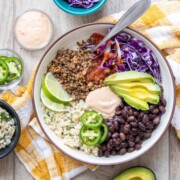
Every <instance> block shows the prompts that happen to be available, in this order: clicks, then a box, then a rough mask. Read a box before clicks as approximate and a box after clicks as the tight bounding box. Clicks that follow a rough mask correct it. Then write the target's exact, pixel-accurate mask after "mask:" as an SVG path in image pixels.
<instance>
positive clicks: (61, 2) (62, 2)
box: [53, 0, 107, 16]
mask: <svg viewBox="0 0 180 180" xmlns="http://www.w3.org/2000/svg"><path fill="white" fill-rule="evenodd" d="M53 1H54V3H55V4H56V5H57V6H58V7H59V8H60V9H62V10H63V11H64V12H66V13H68V14H72V15H75V16H85V15H89V14H92V13H94V12H96V11H98V10H99V9H101V8H102V7H103V5H104V4H105V3H106V1H107V0H101V1H100V2H97V3H95V4H94V5H93V6H92V7H91V8H89V9H85V8H75V7H72V6H70V4H69V3H68V2H66V0H53Z"/></svg>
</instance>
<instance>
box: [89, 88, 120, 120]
mask: <svg viewBox="0 0 180 180" xmlns="http://www.w3.org/2000/svg"><path fill="white" fill-rule="evenodd" d="M121 102H122V101H121V98H120V97H119V96H117V95H116V94H115V93H114V92H112V91H111V89H110V88H109V87H102V88H100V89H97V90H95V91H92V92H90V93H89V94H88V96H87V97H86V103H87V105H88V106H89V107H91V108H92V109H93V110H95V111H97V112H99V113H100V114H102V116H103V117H104V118H105V119H106V118H112V117H113V116H114V115H115V109H116V107H118V106H119V105H120V104H121Z"/></svg>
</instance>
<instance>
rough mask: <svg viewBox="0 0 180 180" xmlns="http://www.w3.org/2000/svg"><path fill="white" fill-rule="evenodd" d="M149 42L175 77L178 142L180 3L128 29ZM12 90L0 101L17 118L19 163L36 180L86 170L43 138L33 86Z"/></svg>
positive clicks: (165, 5) (157, 7)
mask: <svg viewBox="0 0 180 180" xmlns="http://www.w3.org/2000/svg"><path fill="white" fill-rule="evenodd" d="M122 14H123V12H120V13H117V14H114V15H111V16H109V17H104V18H102V19H100V20H98V21H99V22H114V23H115V22H117V21H118V19H119V18H120V17H121V16H122ZM131 27H132V28H134V29H137V30H138V31H140V32H141V33H143V34H144V35H145V36H147V37H148V38H150V39H151V40H152V41H154V42H155V43H156V45H157V46H158V47H159V48H160V49H161V50H162V51H163V53H164V54H165V56H166V57H167V59H168V61H169V63H170V65H171V67H172V69H173V72H174V75H175V77H176V84H177V86H176V91H177V103H176V105H177V106H176V112H175V116H174V118H173V121H172V125H173V126H174V127H175V128H176V131H177V134H178V137H179V138H180V120H179V119H180V1H171V2H160V3H156V4H154V5H152V6H151V8H150V9H149V10H148V11H147V13H146V14H145V15H143V16H142V17H141V18H140V19H139V20H138V21H137V22H135V23H134V24H133V25H131ZM33 77H34V73H33V75H32V77H31V79H30V81H29V84H28V85H27V86H24V87H18V88H16V89H15V90H11V91H6V92H4V93H3V94H1V95H0V98H1V99H3V100H4V101H6V102H8V103H9V104H11V105H12V106H13V107H14V108H15V109H16V111H17V113H18V114H19V117H20V119H21V125H22V133H21V137H20V140H19V143H18V145H17V147H16V149H15V152H16V154H17V156H18V157H19V159H20V161H21V162H22V163H23V164H24V166H25V167H26V169H27V170H28V171H29V172H30V173H31V175H32V176H33V177H34V178H35V179H38V180H49V179H53V180H59V179H71V178H72V177H74V176H76V175H78V174H79V173H81V172H83V171H85V170H86V169H87V168H90V169H92V170H93V169H95V167H94V166H90V165H85V164H82V163H81V162H78V161H76V160H74V159H71V158H69V157H67V156H66V155H64V154H63V153H61V152H60V151H58V150H57V149H56V148H55V147H54V146H53V145H52V144H50V142H49V141H48V140H47V139H46V137H45V135H44V134H43V132H42V130H41V128H40V126H39V124H38V123H37V120H36V118H34V116H33V115H32V113H33V108H32V100H31V96H32V83H33Z"/></svg>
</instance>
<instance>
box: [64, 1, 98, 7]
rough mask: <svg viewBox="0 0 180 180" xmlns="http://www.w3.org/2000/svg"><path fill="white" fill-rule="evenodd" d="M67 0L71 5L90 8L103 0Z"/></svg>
mask: <svg viewBox="0 0 180 180" xmlns="http://www.w3.org/2000/svg"><path fill="white" fill-rule="evenodd" d="M66 1H67V2H68V3H69V4H70V6H73V7H78V8H86V9H88V8H91V7H92V6H93V5H94V4H95V3H97V2H99V1H101V0H66Z"/></svg>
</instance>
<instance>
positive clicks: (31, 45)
mask: <svg viewBox="0 0 180 180" xmlns="http://www.w3.org/2000/svg"><path fill="white" fill-rule="evenodd" d="M14 34H15V37H16V40H17V42H18V43H19V44H20V45H21V46H22V47H23V48H24V49H28V50H38V49H42V48H44V47H45V46H47V45H48V44H49V42H50V41H51V39H52V36H53V23H52V20H51V19H50V17H49V16H48V15H47V14H46V13H44V12H42V11H40V10H36V9H33V10H28V11H25V12H23V13H22V14H21V15H20V16H18V17H17V19H16V21H15V26H14Z"/></svg>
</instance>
